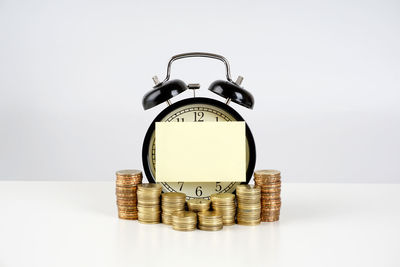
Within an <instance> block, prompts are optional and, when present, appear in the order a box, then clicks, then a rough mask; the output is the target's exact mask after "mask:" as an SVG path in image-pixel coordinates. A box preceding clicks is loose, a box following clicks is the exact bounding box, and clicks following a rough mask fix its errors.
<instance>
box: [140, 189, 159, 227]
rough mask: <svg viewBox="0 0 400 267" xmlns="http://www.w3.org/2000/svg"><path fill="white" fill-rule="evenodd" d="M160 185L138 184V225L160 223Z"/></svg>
mask: <svg viewBox="0 0 400 267" xmlns="http://www.w3.org/2000/svg"><path fill="white" fill-rule="evenodd" d="M160 196H161V185H159V184H140V185H138V187H137V201H138V206H137V208H138V219H139V222H140V223H150V224H155V223H159V222H160V214H161V208H160Z"/></svg>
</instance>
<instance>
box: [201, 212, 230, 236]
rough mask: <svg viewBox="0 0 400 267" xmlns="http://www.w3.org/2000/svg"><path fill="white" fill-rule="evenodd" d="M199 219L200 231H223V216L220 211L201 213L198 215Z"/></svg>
mask: <svg viewBox="0 0 400 267" xmlns="http://www.w3.org/2000/svg"><path fill="white" fill-rule="evenodd" d="M197 216H198V218H199V229H200V230H205V231H218V230H222V228H223V227H224V223H223V220H222V214H221V213H219V212H218V211H215V210H214V211H201V212H199V213H197Z"/></svg>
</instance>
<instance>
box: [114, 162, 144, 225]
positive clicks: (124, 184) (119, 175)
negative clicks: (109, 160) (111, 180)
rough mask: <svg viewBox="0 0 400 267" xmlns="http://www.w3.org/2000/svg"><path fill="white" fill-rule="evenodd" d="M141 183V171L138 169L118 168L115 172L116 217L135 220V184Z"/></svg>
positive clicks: (136, 213) (136, 212) (136, 214)
mask: <svg viewBox="0 0 400 267" xmlns="http://www.w3.org/2000/svg"><path fill="white" fill-rule="evenodd" d="M141 183H142V172H141V171H139V170H120V171H117V172H116V189H115V194H116V196H117V207H118V217H119V218H121V219H129V220H136V219H137V218H138V210H137V186H138V185H139V184H141Z"/></svg>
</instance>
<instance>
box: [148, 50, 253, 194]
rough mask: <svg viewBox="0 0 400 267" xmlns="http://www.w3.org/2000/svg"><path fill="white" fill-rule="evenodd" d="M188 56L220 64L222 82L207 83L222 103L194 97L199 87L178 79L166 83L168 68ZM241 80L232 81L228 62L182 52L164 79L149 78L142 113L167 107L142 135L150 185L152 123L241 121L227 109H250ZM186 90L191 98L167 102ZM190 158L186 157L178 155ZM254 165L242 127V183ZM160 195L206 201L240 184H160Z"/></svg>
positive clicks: (248, 135) (250, 99)
mask: <svg viewBox="0 0 400 267" xmlns="http://www.w3.org/2000/svg"><path fill="white" fill-rule="evenodd" d="M192 57H206V58H212V59H217V60H220V61H222V62H223V63H224V64H225V68H226V80H217V81H214V82H213V83H211V85H210V86H209V88H208V90H210V91H211V92H213V93H215V94H217V95H219V96H221V97H223V98H225V99H226V100H225V101H224V102H221V101H218V100H214V99H211V98H204V97H196V90H198V89H199V88H200V85H199V84H188V85H187V84H186V83H185V82H183V81H182V80H179V79H173V80H170V73H171V65H172V63H173V62H174V61H175V60H178V59H183V58H192ZM242 80H243V77H241V76H239V77H238V78H237V80H236V81H233V80H232V78H231V72H230V66H229V62H228V61H227V60H226V58H225V57H223V56H221V55H217V54H211V53H201V52H194V53H184V54H179V55H175V56H173V57H172V58H171V59H170V60H169V62H168V66H167V74H166V77H165V79H164V80H163V81H162V82H160V81H159V80H158V78H157V76H154V77H153V81H154V83H155V86H154V87H153V89H152V90H150V91H149V92H148V93H147V94H145V95H144V97H143V101H142V104H143V108H144V109H145V110H147V109H150V108H152V107H155V106H157V105H159V104H162V103H166V104H167V107H166V108H165V109H164V110H163V111H162V112H161V113H160V114H158V116H157V117H156V118H155V119H154V120H153V122H152V123H151V125H150V127H149V129H148V130H147V132H146V135H145V138H144V142H143V148H142V160H143V169H144V172H145V174H146V177H147V179H148V181H149V182H150V183H155V182H156V178H155V173H156V171H155V168H156V155H155V151H156V149H155V123H156V122H182V123H185V122H198V123H201V122H205V121H210V122H211V121H213V122H229V121H244V119H243V118H242V116H240V114H239V113H238V112H237V111H235V110H234V109H233V108H232V107H230V106H229V104H230V103H231V102H234V103H236V104H239V105H241V106H244V107H246V108H249V109H252V108H253V106H254V98H253V96H252V95H251V93H250V92H248V91H247V90H245V89H244V88H243V87H242V86H241V83H242ZM187 89H192V90H193V97H192V98H187V99H183V100H181V101H178V102H176V103H171V99H172V98H173V97H175V96H177V95H179V94H181V93H183V92H185V91H186V90H187ZM182 156H183V157H190V155H182ZM255 162H256V148H255V144H254V139H253V135H252V133H251V131H250V128H249V127H248V125H247V124H246V168H247V170H246V182H245V183H248V182H249V181H250V179H251V176H252V174H253V171H254V166H255ZM176 168H179V158H178V159H176ZM160 184H161V185H162V190H163V192H182V193H185V194H186V197H187V199H191V198H205V199H209V198H210V196H211V195H212V194H215V193H233V192H234V191H235V189H236V186H237V185H239V184H240V182H218V181H215V182H161V183H160Z"/></svg>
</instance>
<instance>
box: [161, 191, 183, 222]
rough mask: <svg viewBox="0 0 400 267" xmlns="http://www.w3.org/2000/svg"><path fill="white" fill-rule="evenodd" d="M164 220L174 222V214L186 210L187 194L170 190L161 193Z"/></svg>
mask: <svg viewBox="0 0 400 267" xmlns="http://www.w3.org/2000/svg"><path fill="white" fill-rule="evenodd" d="M161 200H162V202H161V208H162V214H161V217H162V222H163V223H165V224H172V214H173V213H175V212H177V211H183V210H185V203H186V195H185V194H184V193H178V192H168V193H164V194H162V195H161Z"/></svg>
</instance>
